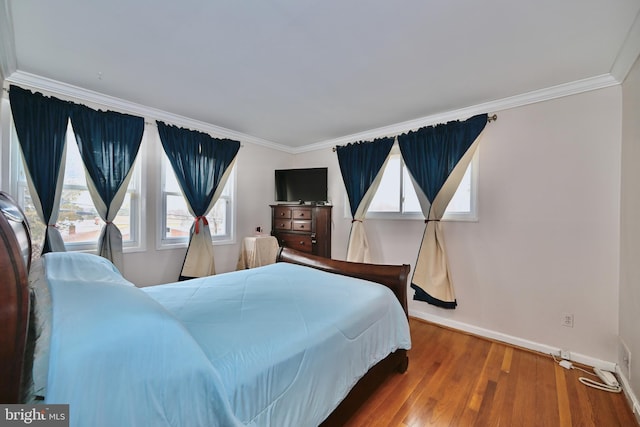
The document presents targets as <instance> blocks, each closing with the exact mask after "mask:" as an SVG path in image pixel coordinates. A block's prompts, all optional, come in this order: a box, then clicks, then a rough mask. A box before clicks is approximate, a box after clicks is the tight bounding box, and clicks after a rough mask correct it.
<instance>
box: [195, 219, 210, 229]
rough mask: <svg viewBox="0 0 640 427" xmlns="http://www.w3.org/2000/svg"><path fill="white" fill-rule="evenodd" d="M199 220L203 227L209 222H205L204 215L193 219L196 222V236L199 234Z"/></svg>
mask: <svg viewBox="0 0 640 427" xmlns="http://www.w3.org/2000/svg"><path fill="white" fill-rule="evenodd" d="M200 220H202V223H203V224H204V225H209V221H207V217H206V216H204V215H200V216H197V217H196V219H195V221H196V234H199V233H200Z"/></svg>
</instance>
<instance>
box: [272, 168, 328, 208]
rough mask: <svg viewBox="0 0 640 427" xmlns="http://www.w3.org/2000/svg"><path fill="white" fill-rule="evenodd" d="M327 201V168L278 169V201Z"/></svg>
mask: <svg viewBox="0 0 640 427" xmlns="http://www.w3.org/2000/svg"><path fill="white" fill-rule="evenodd" d="M326 201H327V168H307V169H279V170H276V202H286V203H293V202H296V203H305V202H307V203H309V202H310V203H316V202H326Z"/></svg>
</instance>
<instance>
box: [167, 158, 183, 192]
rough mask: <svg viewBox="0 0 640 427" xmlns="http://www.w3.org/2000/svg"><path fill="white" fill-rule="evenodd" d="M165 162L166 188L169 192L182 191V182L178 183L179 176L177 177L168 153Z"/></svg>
mask: <svg viewBox="0 0 640 427" xmlns="http://www.w3.org/2000/svg"><path fill="white" fill-rule="evenodd" d="M164 162H165V168H166V169H165V170H166V173H165V174H164V190H165V191H166V192H168V193H180V184H178V178H176V174H175V172H174V171H173V168H172V167H171V164H170V163H169V160H168V159H167V157H166V155H165V158H164Z"/></svg>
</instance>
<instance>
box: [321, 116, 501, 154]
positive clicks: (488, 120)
mask: <svg viewBox="0 0 640 427" xmlns="http://www.w3.org/2000/svg"><path fill="white" fill-rule="evenodd" d="M497 120H498V115H497V114H495V113H493V114H492V115H490V116H487V123H491V122H495V121H497ZM338 147H339V145H338V146H336V147H332V148H331V151H333V152H334V153H335V152H336V148H338Z"/></svg>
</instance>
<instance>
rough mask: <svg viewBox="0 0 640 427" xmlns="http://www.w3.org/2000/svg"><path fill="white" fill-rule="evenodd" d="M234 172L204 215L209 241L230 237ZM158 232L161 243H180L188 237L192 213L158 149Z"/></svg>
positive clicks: (168, 164) (231, 237)
mask: <svg viewBox="0 0 640 427" xmlns="http://www.w3.org/2000/svg"><path fill="white" fill-rule="evenodd" d="M234 183H235V173H234V172H233V171H232V172H231V174H230V176H229V179H228V180H227V182H226V184H225V187H224V189H223V190H222V194H221V195H220V198H219V199H218V200H217V201H216V203H215V205H214V206H213V208H212V209H211V211H210V212H209V214H208V215H207V221H209V229H210V230H211V238H212V240H213V242H214V243H215V242H225V241H231V240H233V232H232V230H233V186H234ZM161 191H162V209H161V212H162V218H161V221H160V222H161V224H162V235H161V238H160V241H161V247H162V246H164V247H173V246H183V245H185V244H186V243H187V241H188V238H189V231H190V230H191V226H192V225H193V216H192V215H191V214H190V213H189V210H188V209H187V202H186V200H185V199H184V196H183V195H182V191H180V185H179V184H178V180H177V178H176V175H175V173H174V172H173V169H172V167H171V163H169V159H168V158H167V155H166V154H165V153H164V151H163V153H162V190H161Z"/></svg>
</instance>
